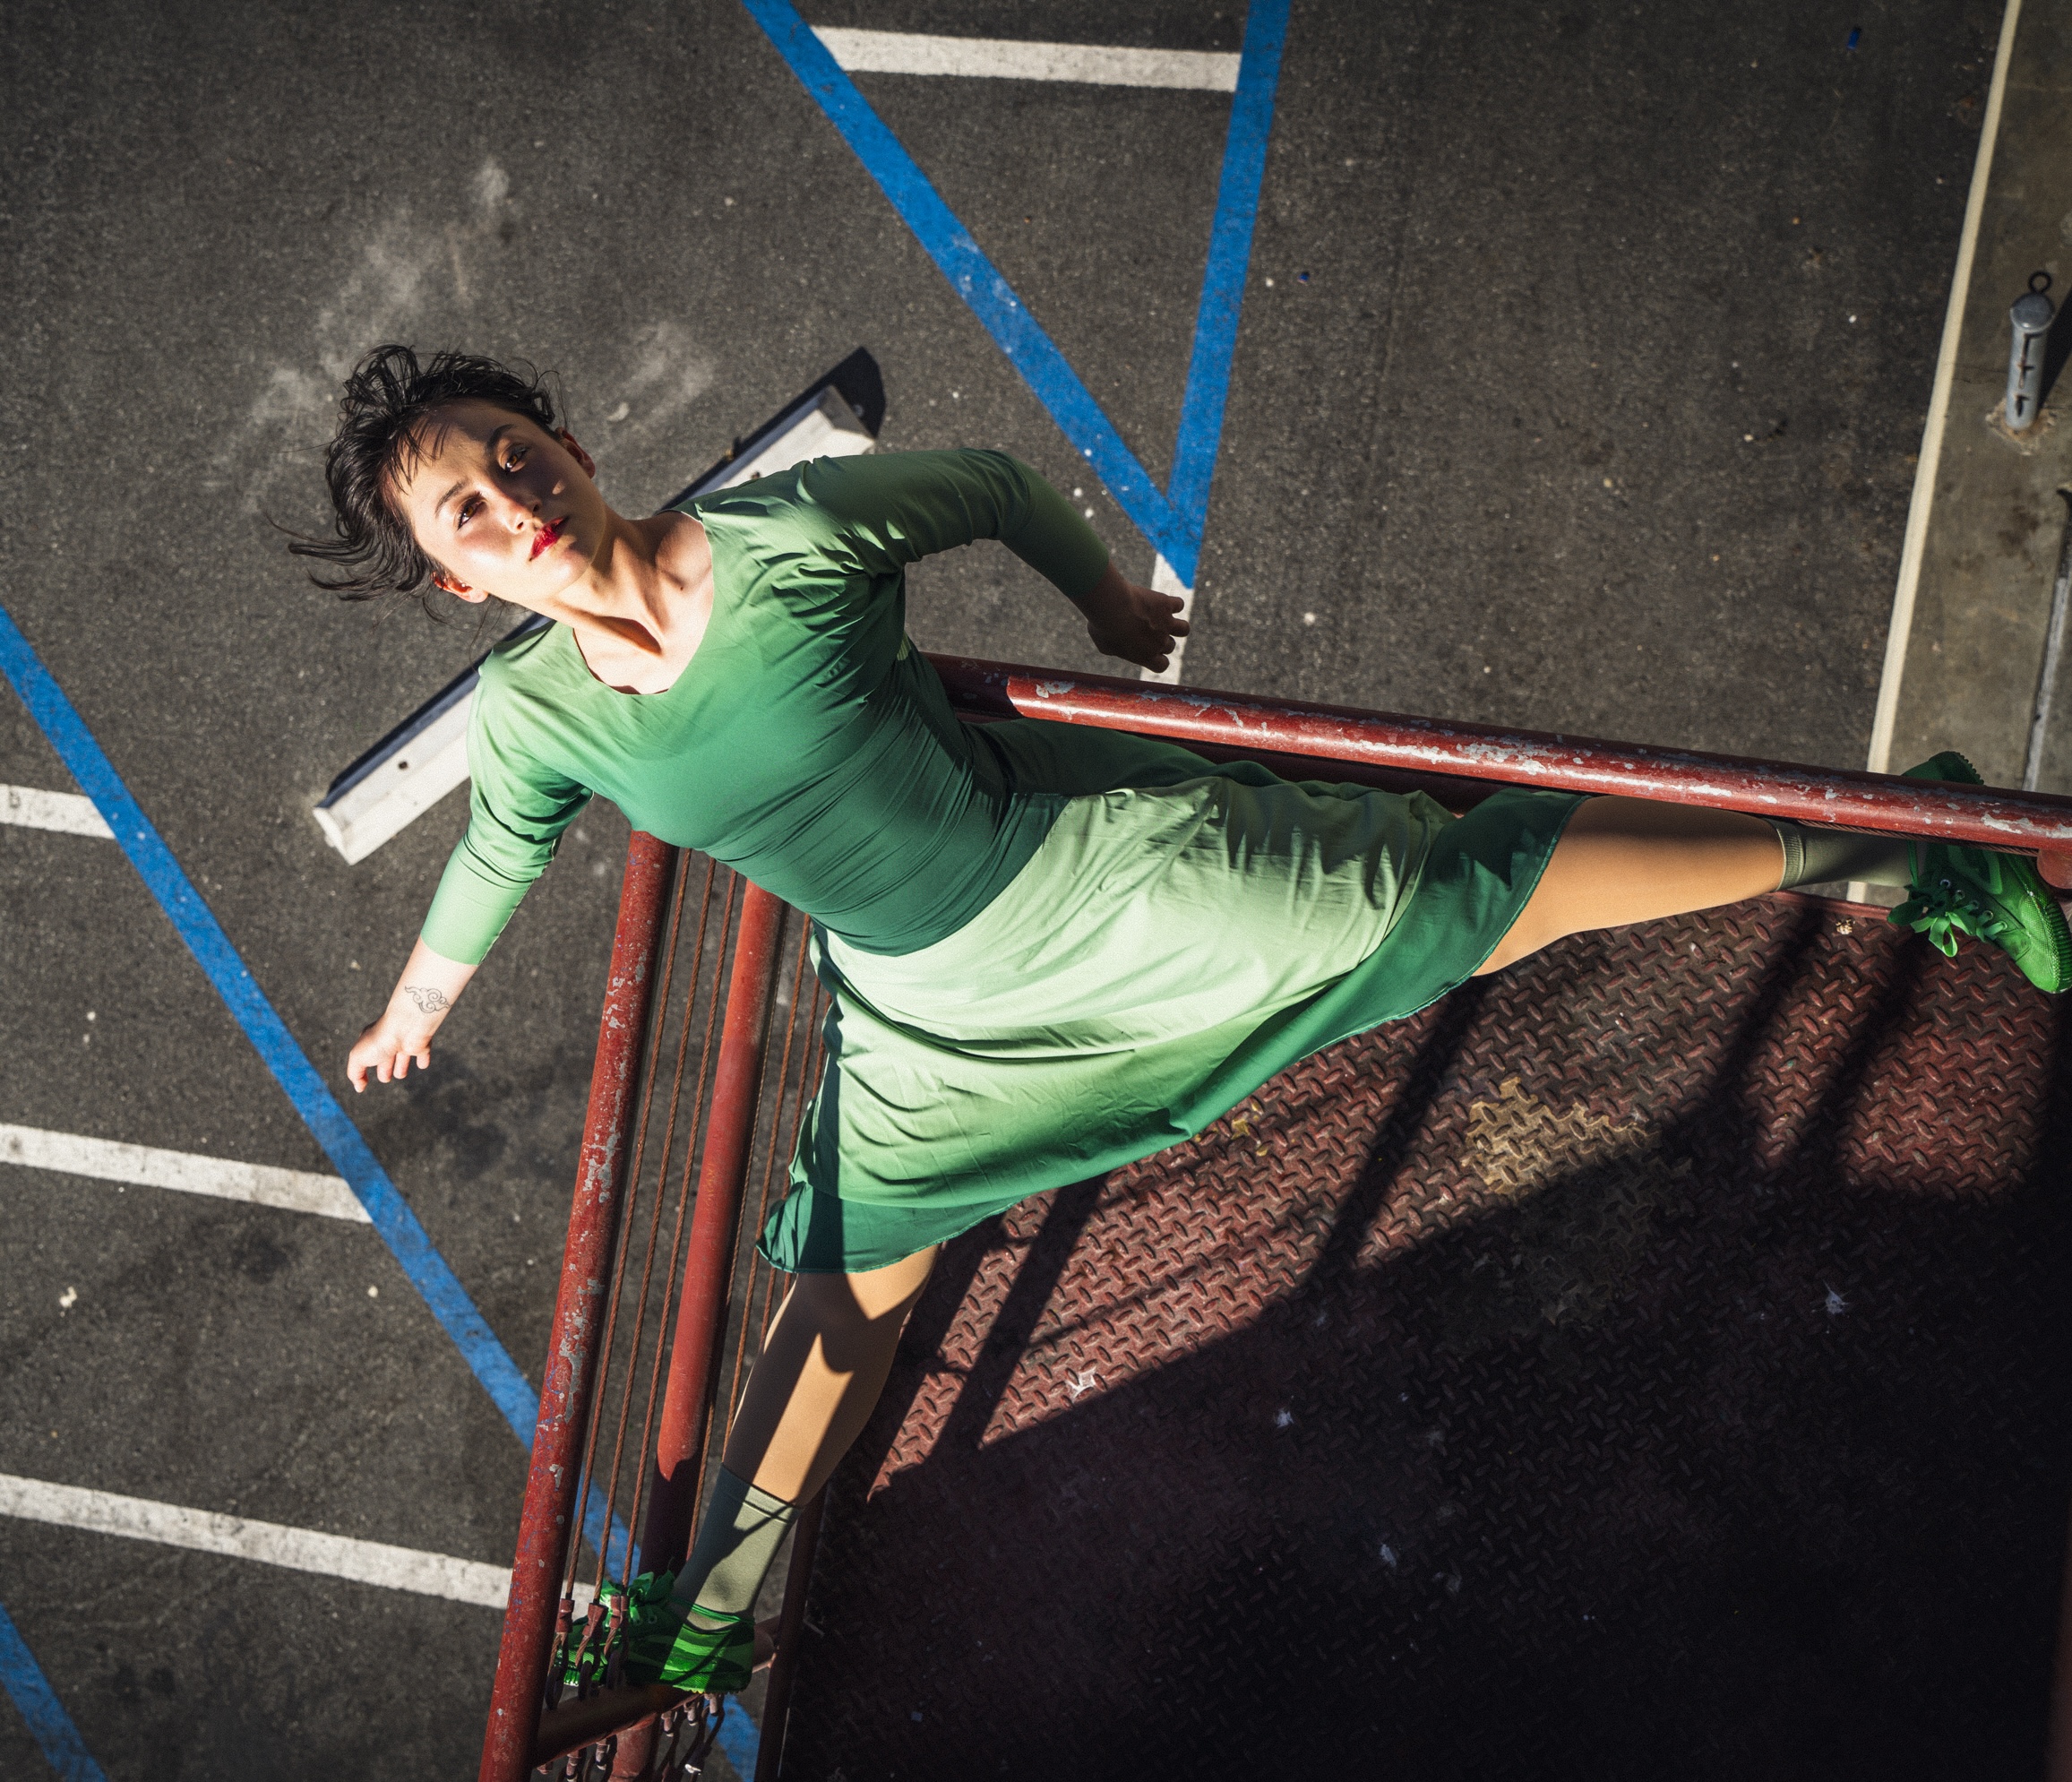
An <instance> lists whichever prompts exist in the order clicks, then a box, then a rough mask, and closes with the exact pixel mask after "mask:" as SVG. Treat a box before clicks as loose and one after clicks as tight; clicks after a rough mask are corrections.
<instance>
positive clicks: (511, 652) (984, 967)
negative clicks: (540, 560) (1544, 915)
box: [424, 452, 1576, 1271]
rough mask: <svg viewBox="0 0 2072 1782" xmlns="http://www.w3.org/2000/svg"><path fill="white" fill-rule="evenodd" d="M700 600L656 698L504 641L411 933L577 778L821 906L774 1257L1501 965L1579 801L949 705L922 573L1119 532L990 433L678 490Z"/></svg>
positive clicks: (863, 1235)
mask: <svg viewBox="0 0 2072 1782" xmlns="http://www.w3.org/2000/svg"><path fill="white" fill-rule="evenodd" d="M684 511H685V512H689V513H692V514H693V515H695V516H696V518H697V519H698V520H699V521H700V522H701V524H702V525H703V526H704V528H705V530H706V534H707V536H708V538H709V540H710V544H711V550H712V564H713V586H714V603H713V614H712V620H711V624H710V625H709V629H708V630H707V633H706V635H705V638H704V640H703V641H702V642H701V644H700V645H699V648H698V651H697V653H696V655H694V656H693V657H692V660H691V662H690V665H689V666H688V667H686V668H685V669H684V673H683V674H682V675H681V676H678V678H677V680H676V682H675V684H674V685H673V686H671V687H670V688H669V689H668V690H667V691H666V692H665V693H644V694H629V693H615V692H614V691H613V690H612V689H611V688H609V687H607V686H606V685H605V684H603V683H601V682H600V681H598V679H597V678H596V676H593V675H592V674H591V673H590V671H589V667H588V666H587V665H586V664H585V663H584V661H583V659H582V657H581V655H580V652H579V651H578V650H577V649H576V645H575V640H574V637H573V634H572V633H571V632H570V631H569V630H568V629H567V628H566V627H565V626H562V625H555V626H554V627H552V628H550V629H548V630H546V631H544V632H538V633H533V634H532V635H530V636H529V637H525V638H522V639H520V640H518V641H515V642H512V643H509V644H505V645H503V646H500V647H499V648H498V649H497V650H495V651H494V652H493V653H492V655H491V657H490V659H489V660H488V661H487V663H486V664H485V665H484V668H483V673H482V684H481V688H480V691H479V692H478V693H477V696H476V701H475V710H474V718H473V721H472V724H471V726H470V727H469V737H468V754H469V770H470V772H471V774H472V776H473V789H472V799H471V805H470V811H469V825H468V831H467V834H466V835H465V836H464V837H463V838H462V839H461V841H460V846H459V847H458V848H455V850H454V852H453V856H452V858H451V862H450V863H449V865H448V866H447V869H446V873H445V875H444V877H443V879H442V881H441V882H440V886H439V890H438V893H437V895H436V896H435V898H434V900H433V904H432V908H431V911H430V913H429V915H428V916H427V917H426V922H425V927H424V938H425V941H426V944H427V945H429V946H430V947H431V948H432V949H433V950H434V951H436V952H439V953H442V954H443V955H445V956H446V957H447V958H450V959H455V960H465V961H468V962H470V963H472V962H476V961H479V960H481V959H482V958H483V957H484V955H485V954H486V952H487V951H489V948H490V946H491V945H492V944H493V943H494V941H495V938H496V936H497V934H499V933H500V932H501V931H502V929H503V925H504V923H505V922H506V921H507V920H508V919H509V918H510V916H511V914H512V910H513V909H515V908H516V907H517V905H518V902H519V900H520V898H521V897H522V896H523V895H524V893H525V891H526V889H527V887H528V886H529V884H530V883H531V882H532V881H533V880H534V879H535V878H537V876H538V875H539V874H540V872H541V871H542V870H544V869H545V867H546V864H547V862H548V860H549V859H550V858H551V857H552V856H553V854H554V851H555V846H556V845H557V843H558V841H559V839H560V837H561V834H562V832H563V831H564V830H565V829H566V828H567V827H568V825H569V823H570V822H572V821H573V820H574V818H575V816H576V815H577V814H578V813H579V812H580V810H581V808H582V806H583V805H584V804H585V803H586V802H587V801H588V799H589V797H590V796H592V795H593V794H601V795H602V796H606V797H608V798H610V799H611V800H612V801H613V802H614V803H615V804H616V805H618V806H619V807H620V809H621V810H622V811H623V812H624V813H625V814H626V816H627V817H628V818H629V819H630V820H631V822H632V823H633V825H634V826H635V827H636V828H639V829H644V830H647V831H650V832H651V833H653V834H655V835H658V836H659V837H661V838H662V839H664V840H666V841H670V842H674V843H676V844H677V845H679V846H682V847H687V848H698V849H701V850H702V851H704V852H705V853H708V854H709V855H711V856H712V857H715V858H716V859H718V860H721V861H724V862H726V864H727V865H731V866H734V867H735V868H736V869H737V870H739V871H740V872H741V873H743V874H745V875H746V876H747V877H749V878H751V879H752V880H753V881H755V882H757V883H758V884H761V885H762V886H763V887H764V888H765V889H767V890H769V891H773V892H775V893H776V894H777V895H778V896H779V897H782V898H784V899H786V900H787V901H789V902H791V903H794V904H796V905H797V906H798V907H799V908H802V909H804V911H806V913H807V914H808V915H810V916H811V917H813V919H814V929H813V936H812V944H813V949H814V963H815V967H816V968H817V969H818V971H819V973H820V975H821V979H822V981H823V982H824V983H825V984H826V985H827V986H828V987H829V989H830V991H831V993H832V995H833V1006H832V1010H831V1012H830V1015H829V1018H828V1023H827V1029H826V1033H827V1039H828V1046H827V1068H826V1074H825V1076H824V1077H823V1079H822V1080H821V1086H820V1090H819V1093H818V1096H817V1098H816V1099H815V1102H814V1105H813V1107H812V1110H811V1111H810V1113H809V1115H808V1116H807V1119H806V1122H805V1124H804V1129H803V1132H802V1135H801V1138H800V1142H799V1147H798V1151H797V1154H796V1156H795V1158H794V1159H793V1163H792V1168H791V1175H792V1192H791V1194H790V1195H789V1197H788V1198H787V1201H786V1202H785V1204H784V1205H783V1207H781V1208H780V1209H779V1210H778V1211H777V1212H776V1213H775V1214H774V1215H773V1216H772V1217H771V1218H770V1220H769V1225H768V1227H766V1228H765V1230H764V1232H763V1235H762V1249H763V1252H764V1253H765V1255H767V1256H768V1257H769V1260H770V1261H771V1262H772V1263H774V1264H775V1265H776V1266H777V1267H778V1268H780V1269H784V1270H789V1271H797V1270H861V1269H869V1268H876V1267H881V1266H882V1265H884V1264H885V1263H888V1262H890V1261H896V1260H897V1259H898V1258H899V1257H901V1256H904V1255H907V1254H910V1253H913V1252H914V1251H916V1250H918V1249H921V1248H923V1247H924V1246H925V1245H927V1244H933V1243H937V1242H940V1241H941V1240H943V1239H945V1238H948V1237H950V1236H953V1235H956V1234H957V1233H958V1232H959V1231H962V1230H964V1229H966V1228H967V1227H969V1226H971V1225H974V1224H976V1222H977V1221H978V1220H980V1219H981V1218H984V1217H986V1216H987V1215H988V1214H990V1213H993V1212H996V1211H999V1210H1002V1209H1003V1208H1005V1207H1008V1206H1011V1205H1013V1204H1014V1202H1016V1201H1019V1200H1021V1199H1023V1198H1024V1197H1026V1196H1027V1195H1029V1194H1032V1193H1036V1192H1039V1191H1041V1190H1043V1189H1045V1188H1053V1187H1058V1186H1061V1185H1062V1184H1066V1183H1070V1182H1075V1181H1079V1180H1080V1179H1082V1178H1084V1177H1086V1176H1088V1175H1097V1174H1099V1173H1100V1172H1101V1171H1103V1170H1105V1169H1109V1168H1113V1167H1114V1166H1117V1165H1120V1164H1122V1163H1125V1162H1128V1161H1131V1160H1132V1159H1134V1158H1140V1157H1143V1156H1146V1155H1148V1153H1150V1152H1152V1151H1154V1150H1156V1149H1160V1148H1161V1147H1163V1146H1165V1145H1167V1144H1171V1143H1173V1142H1174V1141H1176V1140H1178V1139H1181V1138H1183V1137H1185V1136H1187V1135H1188V1134H1190V1133H1191V1132H1197V1131H1199V1129H1200V1128H1201V1127H1202V1126H1204V1125H1206V1124H1207V1123H1208V1122H1209V1121H1210V1120H1213V1119H1214V1118H1216V1117H1217V1115H1219V1114H1221V1113H1222V1112H1224V1111H1225V1109H1227V1108H1229V1107H1231V1106H1234V1105H1235V1104H1236V1103H1237V1102H1238V1101H1240V1100H1242V1098H1244V1097H1245V1096H1246V1095H1248V1094H1250V1093H1251V1091H1252V1090H1253V1089H1256V1088H1258V1087H1259V1086H1260V1084H1261V1083H1263V1082H1264V1081H1266V1080H1267V1079H1268V1078H1269V1077H1270V1076H1272V1075H1273V1074H1274V1073H1275V1072H1277V1071H1279V1070H1281V1069H1283V1068H1285V1066H1286V1065H1288V1064H1290V1063H1294V1061H1295V1060H1296V1059H1298V1058H1301V1057H1303V1056H1304V1055H1307V1054H1308V1053H1310V1052H1312V1051H1315V1050H1317V1049H1318V1048H1319V1047H1320V1046H1326V1045H1329V1044H1330V1043H1332V1042H1333V1041H1335V1040H1337V1039H1339V1038H1343V1037H1346V1035H1348V1034H1351V1033H1355V1032H1358V1031H1359V1030H1361V1029H1363V1028H1367V1027H1371V1026H1373V1025H1375V1024H1376V1023H1377V1022H1380V1021H1383V1020H1392V1019H1396V1018H1398V1017H1400V1016H1403V1015H1406V1014H1408V1013H1411V1012H1414V1010H1416V1009H1418V1008H1421V1007H1423V1005H1424V1004H1425V1003H1429V1002H1431V1001H1432V1000H1433V999H1434V998H1435V997H1437V996H1439V995H1440V994H1444V992H1445V991H1446V990H1448V989H1449V988H1450V987H1452V986H1454V985H1455V984H1457V983H1458V982H1460V981H1461V980H1462V979H1463V978H1465V977H1467V976H1468V975H1469V974H1470V973H1471V972H1473V971H1474V968H1476V967H1477V966H1479V965H1480V964H1481V963H1482V962H1483V960H1485V959H1486V958H1488V956H1489V954H1490V952H1491V951H1492V949H1493V948H1494V947H1495V945H1496V943H1497V942H1498V940H1499V939H1500V938H1501V936H1502V934H1504V932H1505V930H1506V929H1507V928H1509V925H1510V923H1511V920H1512V919H1513V917H1515V916H1516V914H1517V910H1518V909H1519V908H1521V907H1522V905H1523V903H1524V901H1525V900H1526V897H1527V896H1529V895H1530V893H1531V891H1532V888H1533V886H1534V884H1535V883H1536V882H1537V881H1538V877H1539V874H1540V871H1541V869H1542V867H1543V865H1544V864H1545V860H1546V857H1547V856H1548V854H1549V853H1550V852H1551V851H1552V848H1553V845H1554V842H1555V840H1556V839H1558V838H1559V835H1560V830H1561V827H1562V825H1563V823H1564V822H1566V821H1567V818H1568V815H1569V812H1570V811H1571V810H1572V809H1573V807H1574V805H1575V803H1576V801H1575V800H1574V799H1571V798H1569V797H1566V796H1560V795H1556V794H1548V793H1534V792H1523V791H1510V792H1504V793H1500V794H1498V795H1497V796H1495V797H1494V798H1492V799H1491V800H1489V801H1487V802H1486V803H1484V804H1483V805H1479V806H1477V807H1476V809H1475V811H1474V813H1472V814H1470V815H1469V816H1468V817H1466V818H1464V819H1461V820H1459V821H1455V820H1453V819H1451V818H1450V817H1449V816H1448V814H1446V812H1445V811H1443V810H1442V809H1441V808H1440V806H1438V805H1435V804H1433V803H1432V802H1431V800H1430V799H1427V798H1424V797H1422V796H1409V797H1401V796H1394V795H1391V794H1388V793H1384V792H1378V791H1372V790H1368V789H1365V788H1357V787H1349V786H1341V785H1332V784H1325V783H1317V782H1312V783H1305V784H1302V785H1294V784H1290V783H1287V782H1285V781H1282V780H1279V779H1276V778H1275V777H1274V776H1272V775H1271V774H1268V773H1267V772H1266V771H1265V770H1263V769H1260V768H1256V767H1251V766H1248V765H1244V764H1235V765H1230V766H1220V767H1219V766H1214V765H1211V764H1210V763H1209V762H1205V761H1203V760H1201V759H1200V758H1199V756H1196V755H1193V754H1191V753H1188V752H1187V751H1186V750H1183V749H1180V748H1175V747H1173V746H1171V745H1165V744H1160V743H1155V742H1149V741H1146V740H1143V739H1140V738H1135V737H1130V736H1122V735H1119V734H1117V733H1114V732H1111V731H1100V730H1095V729H1092V728H1088V727H1080V726H1074V725H1059V724H1046V723H1041V722H1034V721H1028V720H1017V721H1012V722H1008V723H1002V724H995V725H988V726H984V727H974V726H967V725H965V724H963V723H961V722H959V719H957V718H956V717H955V716H954V714H952V712H951V711H950V707H949V703H948V702H947V700H946V699H945V698H944V695H943V692H942V688H941V683H940V682H939V681H938V680H937V678H936V676H935V674H934V671H933V669H932V668H931V667H929V665H928V663H927V661H926V660H925V659H924V658H923V657H922V656H921V655H920V653H919V652H918V651H916V650H915V649H914V648H913V647H912V645H911V644H910V643H909V642H908V641H907V636H906V629H905V607H906V596H905V581H904V571H905V569H906V566H907V564H910V563H913V562H915V561H916V560H917V559H918V558H920V557H923V556H925V555H929V554H930V553H932V552H934V551H940V550H947V549H949V548H950V547H954V546H958V545H963V544H968V543H970V542H971V541H973V540H974V539H976V538H998V539H1000V540H1001V541H1002V543H1003V544H1005V545H1006V546H1007V547H1009V548H1010V550H1012V551H1014V552H1015V553H1016V554H1017V555H1019V556H1020V557H1021V558H1022V559H1023V560H1024V561H1025V562H1027V563H1028V564H1030V565H1031V566H1032V567H1034V568H1035V569H1036V570H1037V571H1038V572H1041V573H1042V574H1044V575H1045V576H1046V577H1047V578H1048V579H1049V580H1050V581H1052V582H1053V583H1054V584H1055V585H1056V586H1057V588H1058V589H1059V590H1060V591H1061V592H1062V593H1064V594H1065V595H1066V596H1068V597H1069V598H1079V597H1081V596H1083V595H1085V594H1086V593H1087V592H1088V590H1090V589H1091V588H1092V587H1093V586H1094V584H1095V583H1096V581H1098V580H1099V579H1100V577H1101V574H1102V572H1103V571H1104V570H1105V567H1106V564H1107V554H1106V552H1105V549H1104V547H1102V545H1101V543H1100V541H1099V539H1098V538H1096V537H1095V535H1094V533H1093V532H1092V530H1091V529H1089V528H1088V527H1087V526H1086V525H1085V524H1084V522H1083V521H1081V520H1080V519H1079V515H1078V514H1077V513H1076V512H1074V511H1073V510H1072V508H1071V507H1070V506H1069V505H1068V504H1066V503H1065V501H1064V500H1063V498H1062V496H1061V495H1059V494H1058V493H1057V492H1056V491H1055V490H1054V489H1053V488H1051V487H1050V486H1049V485H1048V484H1047V483H1045V481H1044V480H1043V479H1042V478H1039V477H1038V476H1036V473H1035V472H1034V471H1032V470H1030V469H1028V468H1027V466H1026V465H1023V464H1020V463H1019V462H1017V461H1015V460H1013V459H1011V458H1010V457H1007V456H1006V455H1005V454H1003V453H999V452H908V453H902V454H895V455H886V456H875V457H858V458H843V459H822V460H820V461H815V462H813V463H811V464H807V465H804V466H801V467H800V468H799V469H795V470H791V471H787V472H786V473H785V474H783V475H781V476H777V477H769V478H762V479H761V480H759V481H757V482H753V483H749V484H745V485H744V486H741V487H738V488H734V489H727V490H724V491H721V492H720V493H718V494H716V495H705V496H701V497H698V498H695V499H693V500H692V501H689V502H686V503H685V504H684Z"/></svg>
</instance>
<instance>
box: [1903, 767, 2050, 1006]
mask: <svg viewBox="0 0 2072 1782" xmlns="http://www.w3.org/2000/svg"><path fill="white" fill-rule="evenodd" d="M1905 777H1906V778H1907V779H1943V780H1950V781H1954V782H1956V784H1958V785H1962V786H1981V785H1983V784H1984V783H1985V782H1984V781H1983V780H1982V779H1980V778H1979V775H1978V770H1977V769H1976V768H1974V767H1973V765H1972V764H1971V762H1968V761H1966V760H1965V758H1964V757H1963V756H1962V755H1960V754H1958V753H1956V750H1954V749H1946V750H1944V751H1943V753H1941V754H1939V755H1937V756H1935V757H1934V758H1933V759H1932V760H1930V761H1924V762H1922V764H1921V765H1920V766H1919V767H1910V768H1909V769H1907V770H1906V776H1905ZM1911 889H1912V891H1913V895H1912V896H1911V897H1909V898H1908V899H1907V900H1906V901H1905V902H1904V903H1903V904H1901V905H1900V906H1899V908H1897V909H1896V910H1894V911H1893V912H1892V914H1891V915H1890V916H1889V917H1887V920H1888V921H1891V922H1896V923H1897V924H1898V925H1900V926H1901V927H1903V928H1911V929H1913V931H1914V933H1915V934H1926V935H1927V936H1928V938H1929V939H1930V942H1932V943H1934V944H1935V945H1936V946H1937V947H1939V948H1940V949H1941V951H1943V952H1945V953H1946V954H1949V955H1951V956H1953V957H1954V956H1955V954H1956V950H1957V936H1958V935H1960V934H1969V935H1970V936H1972V937H1973V939H1974V940H1980V941H1990V942H1992V943H1994V944H1995V945H1996V946H1999V947H2001V948H2003V949H2005V950H2006V951H2007V952H2008V956H2009V957H2010V958H2012V959H2013V960H2014V961H2015V963H2016V965H2018V966H2019V967H2021V968H2022V975H2023V976H2024V977H2026V978H2027V979H2028V980H2029V982H2030V983H2032V984H2033V985H2034V986H2036V987H2037V989H2039V990H2047V991H2049V992H2051V994H2057V993H2058V992H2059V991H2060V990H2063V989H2064V988H2065V987H2066V986H2067V985H2068V984H2072V928H2068V927H2067V925H2066V922H2065V912H2064V910H2063V909H2062V908H2059V903H2058V900H2057V899H2056V898H2055V897H2054V896H2052V895H2051V889H2050V887H2049V886H2048V885H2046V884H2045V883H2044V882H2043V881H2042V877H2041V875H2040V874H2038V873H2037V871H2036V868H2035V865H2034V864H2033V862H2031V861H2029V860H2026V859H2025V858H2024V857H2022V856H2020V855H2019V854H2001V853H1998V852H1996V851H1995V850H1993V849H1991V848H1959V847H1954V846H1952V845H1950V844H1949V843H1947V842H1940V841H1931V842H1927V843H1922V844H1916V848H1915V853H1914V872H1913V886H1912V888H1911Z"/></svg>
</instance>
